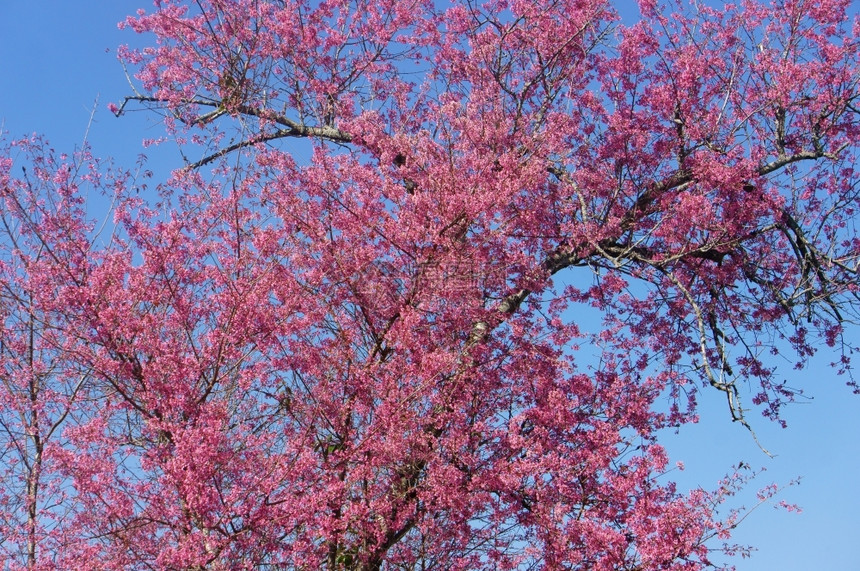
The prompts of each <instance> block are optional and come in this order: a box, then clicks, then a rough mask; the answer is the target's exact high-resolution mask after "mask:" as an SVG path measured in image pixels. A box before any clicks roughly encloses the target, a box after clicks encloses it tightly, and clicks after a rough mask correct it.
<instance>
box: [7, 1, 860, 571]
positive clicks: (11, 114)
mask: <svg viewBox="0 0 860 571" xmlns="http://www.w3.org/2000/svg"><path fill="white" fill-rule="evenodd" d="M139 7H144V8H147V9H148V8H150V7H151V5H150V4H148V3H147V0H137V1H132V0H100V1H97V0H94V1H88V2H73V1H70V0H39V1H33V2H24V1H13V0H6V1H2V2H0V77H2V78H3V82H2V88H0V125H2V129H3V130H4V131H6V132H7V133H8V134H9V135H10V136H12V137H16V138H17V137H21V136H25V135H28V134H31V133H34V132H38V133H41V134H44V135H46V136H47V137H48V138H49V139H50V140H51V142H52V143H53V146H54V147H55V148H56V149H57V150H58V151H71V150H72V149H73V148H74V146H76V145H80V143H81V142H82V141H83V139H84V135H85V133H86V132H87V126H88V124H89V122H90V116H91V114H92V112H93V109H94V108H95V114H94V117H93V118H94V121H93V123H92V125H91V126H90V128H89V141H90V143H91V144H92V146H93V148H94V151H95V153H96V154H97V155H100V156H105V155H110V156H113V157H115V158H116V162H117V164H119V165H125V166H127V167H129V168H131V167H132V166H133V161H134V160H135V158H136V157H137V155H139V154H140V153H141V152H143V149H142V148H141V145H140V142H141V140H142V139H143V138H146V137H155V136H158V135H159V134H160V132H161V131H160V126H159V124H158V122H157V117H154V116H152V115H149V114H146V113H132V114H129V115H126V116H124V117H122V118H120V119H117V118H114V117H113V116H112V115H111V114H110V113H109V112H108V111H107V109H106V105H107V104H108V103H109V102H111V101H113V102H119V101H120V100H121V99H122V97H123V96H124V95H126V94H128V93H129V88H128V84H127V82H126V79H125V76H124V73H123V70H122V68H121V66H120V65H119V63H118V62H117V61H116V49H115V48H116V46H117V45H119V44H121V43H137V42H140V41H141V40H140V38H138V37H136V36H135V35H134V34H133V33H132V32H130V31H124V32H120V31H118V30H117V27H116V23H117V22H118V21H119V20H121V19H122V18H123V17H124V16H125V15H126V14H132V13H134V12H135V10H136V9H137V8H139ZM96 100H98V106H97V107H94V106H95V103H96ZM147 153H148V154H149V155H150V157H151V158H150V163H149V167H150V168H152V169H153V170H156V171H159V170H161V171H162V173H166V172H167V170H168V169H170V168H173V167H176V166H179V165H180V164H181V162H180V157H179V155H178V152H177V151H176V150H175V149H173V148H170V147H167V146H165V147H164V148H159V149H157V150H156V151H152V149H150V150H148V151H147ZM164 176H165V175H164V174H160V175H159V173H158V172H156V178H157V179H158V178H164ZM94 206H96V207H97V205H94ZM854 333H855V334H857V330H856V329H855V330H854ZM830 360H833V356H832V355H827V354H822V355H821V356H820V358H819V359H818V360H817V361H816V362H815V364H814V366H812V367H810V368H809V369H807V370H805V371H800V372H794V371H791V370H790V365H789V364H787V366H786V367H785V369H786V370H785V374H786V376H787V377H788V379H789V380H790V381H791V382H790V384H793V385H794V386H803V387H804V388H806V390H807V391H808V392H809V394H810V395H812V396H814V399H813V400H810V401H808V403H805V404H798V405H795V406H792V407H790V408H789V409H788V410H787V411H786V415H785V416H786V419H787V420H788V422H789V428H788V429H787V430H782V429H779V428H778V427H777V426H775V425H774V424H773V423H770V422H768V421H766V420H764V419H763V418H760V417H758V416H757V415H751V420H752V422H753V424H754V426H755V428H756V429H757V432H758V435H759V438H760V440H761V441H762V443H763V444H764V445H765V446H766V447H767V448H768V449H770V450H771V452H773V453H774V454H776V458H774V459H770V458H768V457H766V456H765V455H764V454H763V453H762V452H761V451H760V450H759V449H758V448H757V446H756V445H755V443H754V442H753V441H752V439H751V438H750V436H749V434H748V433H747V432H746V431H745V430H744V429H743V428H742V427H740V426H738V425H733V424H732V423H731V422H730V419H729V416H728V410H727V409H726V407H725V402H724V399H723V398H722V395H721V394H716V393H714V394H710V393H706V394H705V395H704V396H703V397H702V399H701V403H702V422H701V423H700V424H699V425H697V426H688V427H685V428H684V429H682V431H681V433H680V434H679V435H674V434H667V435H666V438H665V440H664V443H665V445H666V446H667V447H668V448H669V450H670V453H671V454H672V456H673V458H674V459H677V460H682V461H684V463H685V464H686V466H687V469H686V470H685V471H684V472H682V473H678V472H675V473H674V474H673V476H674V477H675V478H676V479H677V481H679V483H680V484H681V485H682V486H691V485H692V486H694V485H697V484H700V485H702V486H703V487H705V488H712V487H713V486H714V484H715V482H716V481H717V480H718V479H719V477H720V476H721V475H723V474H724V473H725V472H726V471H727V470H729V468H730V466H731V465H733V464H737V463H738V462H739V461H741V460H743V461H744V462H745V463H747V464H751V465H752V466H754V467H765V468H766V469H767V473H766V474H764V476H763V477H762V478H761V479H760V480H759V481H758V482H757V483H756V484H759V485H761V486H763V485H765V484H766V483H769V482H771V481H774V482H777V483H787V482H788V481H790V480H792V479H794V478H797V477H799V476H800V477H802V483H801V484H800V485H799V486H797V487H793V488H790V489H788V490H786V491H785V492H784V493H783V494H782V496H781V497H783V498H785V499H786V500H788V501H789V502H794V503H798V504H800V505H801V507H802V508H803V513H801V514H788V513H785V512H783V511H777V510H774V509H773V508H771V507H769V506H763V507H761V508H759V509H758V510H757V511H756V512H755V513H753V514H752V515H751V516H750V517H749V518H748V519H747V520H746V521H745V522H744V523H743V525H742V526H741V527H740V528H739V529H738V530H737V533H736V536H735V537H736V540H737V541H738V542H741V543H750V544H753V545H756V546H757V547H758V549H759V550H758V551H757V552H756V553H754V555H753V557H752V558H751V559H748V560H740V559H737V560H736V561H735V564H736V566H737V568H738V569H739V570H740V571H752V570H771V569H774V570H776V569H778V570H780V571H807V570H811V569H839V570H842V571H850V570H860V550H858V549H857V547H856V546H857V545H858V542H860V539H858V536H860V491H858V482H860V478H858V476H857V474H858V471H860V414H858V413H860V397H858V396H854V395H852V394H851V391H850V390H849V389H848V388H847V387H845V386H844V379H842V378H837V377H836V376H835V374H834V372H833V371H832V370H831V369H830V368H829V367H828V366H827V363H828V362H829V361H830ZM747 396H749V395H747ZM757 487H758V486H757V485H753V486H751V487H750V488H749V489H748V490H747V492H748V493H747V494H746V495H745V496H744V497H743V498H741V500H742V503H745V504H746V505H752V504H753V503H755V498H754V492H755V490H756V489H757Z"/></svg>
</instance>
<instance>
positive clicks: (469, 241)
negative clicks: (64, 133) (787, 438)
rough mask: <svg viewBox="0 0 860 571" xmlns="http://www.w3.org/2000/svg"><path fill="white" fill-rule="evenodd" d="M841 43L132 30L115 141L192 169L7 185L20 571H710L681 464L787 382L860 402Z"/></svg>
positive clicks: (1, 293) (68, 166)
mask: <svg viewBox="0 0 860 571" xmlns="http://www.w3.org/2000/svg"><path fill="white" fill-rule="evenodd" d="M850 5H851V2H850V0H817V1H816V2H814V3H813V2H809V1H804V0H776V1H774V2H772V3H769V4H765V3H761V2H757V1H754V0H744V1H741V2H738V3H736V4H717V3H706V2H701V1H692V2H689V3H687V2H684V3H681V2H674V1H670V2H666V3H657V2H653V1H650V0H641V1H640V3H639V9H640V13H641V16H640V17H639V19H638V21H637V22H636V23H634V24H626V23H622V21H621V19H620V17H619V15H618V14H617V12H616V11H615V10H614V8H613V7H612V5H611V3H609V2H606V1H601V0H558V1H552V2H540V3H534V2H520V1H510V2H509V1H504V0H498V1H490V2H486V3H481V4H479V3H475V2H471V1H466V2H459V1H454V2H451V3H449V4H443V3H435V2H431V1H424V0H406V1H403V2H390V1H383V2H378V1H377V2H365V1H355V2H353V1H349V0H335V1H330V2H329V1H324V2H306V1H303V0H230V1H225V0H198V1H196V2H187V1H180V0H157V1H156V2H155V7H154V9H152V10H151V11H150V12H145V11H141V12H140V13H139V14H138V15H137V16H134V17H130V18H129V19H128V20H127V21H126V22H125V23H124V24H123V25H124V26H126V27H129V28H131V29H133V30H134V31H136V32H139V33H142V34H146V37H147V38H150V39H153V36H154V39H153V41H151V43H150V45H149V47H146V48H143V49H130V48H126V49H123V50H122V51H121V58H122V60H123V61H124V62H125V64H126V66H127V67H128V69H129V72H130V73H131V74H132V75H133V80H132V89H133V92H132V94H131V95H129V96H128V97H126V98H125V99H124V100H123V101H122V102H120V103H119V104H117V105H115V106H114V107H113V109H114V111H115V112H116V113H117V114H119V115H121V114H122V113H123V112H124V111H127V110H128V109H130V108H134V107H137V108H139V107H144V108H147V109H150V110H151V111H152V112H153V113H160V114H161V116H163V118H164V123H165V129H166V130H165V138H166V139H170V140H173V141H175V142H176V143H177V144H178V145H179V146H180V148H181V149H182V151H183V154H184V156H185V157H188V158H187V162H186V164H184V165H176V166H177V170H176V171H174V172H173V173H172V175H171V176H170V177H169V180H167V181H166V182H164V183H162V184H159V185H157V188H154V189H150V188H149V185H151V184H152V183H151V182H150V180H149V175H148V174H147V173H145V172H138V174H137V175H134V176H133V175H131V174H127V173H123V172H122V171H118V170H115V169H111V168H108V167H106V166H104V165H102V164H101V163H100V162H99V161H97V160H96V159H94V158H93V157H91V156H89V155H88V154H87V153H86V152H80V153H78V154H75V155H73V156H60V157H55V156H54V154H53V153H52V151H50V150H49V148H48V147H47V145H46V144H44V143H43V142H42V141H40V140H37V139H32V140H28V141H23V142H17V143H14V144H12V145H10V146H8V147H7V148H6V149H5V151H4V152H3V153H2V155H0V156H2V157H4V158H3V159H2V161H0V191H2V199H3V200H4V209H3V210H2V218H0V220H2V222H3V226H2V236H3V238H2V240H0V246H2V248H0V285H2V288H0V325H2V330H0V334H2V338H0V341H2V347H0V381H2V383H0V403H2V406H3V409H2V417H0V419H2V424H0V429H2V433H0V468H2V470H3V472H0V478H2V479H3V486H2V487H0V490H2V491H0V561H2V565H3V567H4V568H8V569H71V568H78V567H80V565H81V562H82V561H86V562H87V566H89V567H92V568H95V569H106V570H110V569H201V570H202V569H332V570H334V569H355V570H359V569H360V570H383V569H392V570H393V569H404V570H405V569H415V570H417V569H538V568H543V569H594V570H600V569H605V570H610V569H611V570H628V571H634V570H637V571H638V570H645V569H678V570H680V569H690V570H692V569H701V568H704V567H706V566H708V565H711V564H712V563H716V562H717V561H716V560H715V559H714V557H713V553H712V552H713V550H719V549H720V547H721V546H722V545H723V543H724V542H725V541H727V540H728V538H729V535H730V531H731V529H732V528H733V526H734V525H735V524H736V523H737V516H736V514H732V513H729V514H728V515H724V516H722V517H721V516H720V515H719V513H718V507H719V505H720V503H721V502H722V501H723V500H724V499H725V497H726V496H727V495H729V494H731V493H733V490H734V485H735V484H736V483H737V478H738V476H735V477H734V478H730V479H729V480H727V481H725V482H723V483H722V484H718V485H717V491H716V492H707V491H705V490H695V491H693V492H691V493H689V494H682V493H679V492H678V491H677V490H676V488H675V486H674V484H672V483H671V481H670V480H669V479H668V478H667V477H666V475H665V472H666V471H667V469H668V468H669V467H668V466H667V462H668V460H667V456H666V453H665V452H664V450H663V449H662V448H661V446H660V445H659V443H658V435H659V432H660V430H661V429H664V428H667V427H678V426H681V425H683V424H685V423H688V422H691V421H694V420H695V417H696V397H697V395H698V394H699V392H700V391H701V390H711V389H713V390H716V391H718V392H720V393H722V394H723V395H724V396H725V398H726V400H727V404H728V415H729V418H730V419H731V420H734V421H737V422H738V423H741V424H742V425H744V426H746V427H748V428H750V429H752V428H754V423H755V422H763V421H756V420H754V419H753V417H750V416H749V415H748V413H749V412H750V411H758V412H761V413H762V414H764V416H766V417H769V418H771V419H773V420H776V421H778V422H779V421H780V408H781V407H782V406H783V405H784V404H785V403H787V402H790V401H791V400H792V398H793V397H794V396H795V394H796V393H795V391H796V390H797V389H794V388H788V387H786V386H785V385H784V384H783V383H782V382H781V381H780V376H779V373H778V371H777V370H776V369H775V368H774V362H775V361H776V359H775V358H774V357H775V355H779V354H786V355H787V354H791V355H792V359H793V360H794V361H795V362H797V363H798V364H800V365H802V364H803V363H804V362H805V360H806V359H807V358H808V357H809V356H811V355H812V354H813V353H814V352H815V350H816V349H817V348H818V347H820V346H821V344H822V343H823V344H825V345H827V346H828V347H831V348H832V350H833V351H834V352H835V354H836V355H837V357H836V359H837V361H838V362H837V364H836V366H837V367H839V368H840V370H841V371H844V372H846V373H849V374H850V362H849V356H850V353H851V351H852V349H853V348H852V347H851V345H850V343H849V341H848V340H847V339H846V337H845V336H844V335H843V328H844V327H845V325H846V324H849V323H851V322H852V320H854V319H856V317H857V307H858V305H857V301H858V299H857V296H858V280H857V268H858V256H860V238H858V235H857V228H856V225H855V218H856V208H857V207H858V192H860V182H858V176H857V173H856V172H855V170H854V164H855V162H856V160H857V144H856V141H857V140H858V138H860V123H858V118H860V111H858V106H857V105H858V99H860V88H858V82H860V75H858V45H860V44H858V42H860V23H858V21H857V19H856V18H855V19H853V20H852V19H851V16H850V15H849V14H848V13H847V12H848V9H849V8H850ZM307 154H310V159H306V155H307ZM21 166H23V167H25V168H26V170H24V171H21V168H20V167H21ZM97 193H102V195H103V196H104V197H106V198H108V199H110V201H111V204H112V208H111V215H112V218H111V219H109V220H107V221H104V222H103V223H97V222H94V221H93V220H92V219H91V218H92V217H91V216H90V215H88V214H87V211H86V201H85V198H84V197H85V196H87V195H89V196H93V195H95V194H97ZM595 312H597V313H599V314H600V315H601V320H602V321H601V323H600V325H599V327H594V326H593V324H592V323H591V318H590V317H586V316H588V315H593V314H594V313H595ZM747 387H750V389H747ZM739 469H740V468H739Z"/></svg>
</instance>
